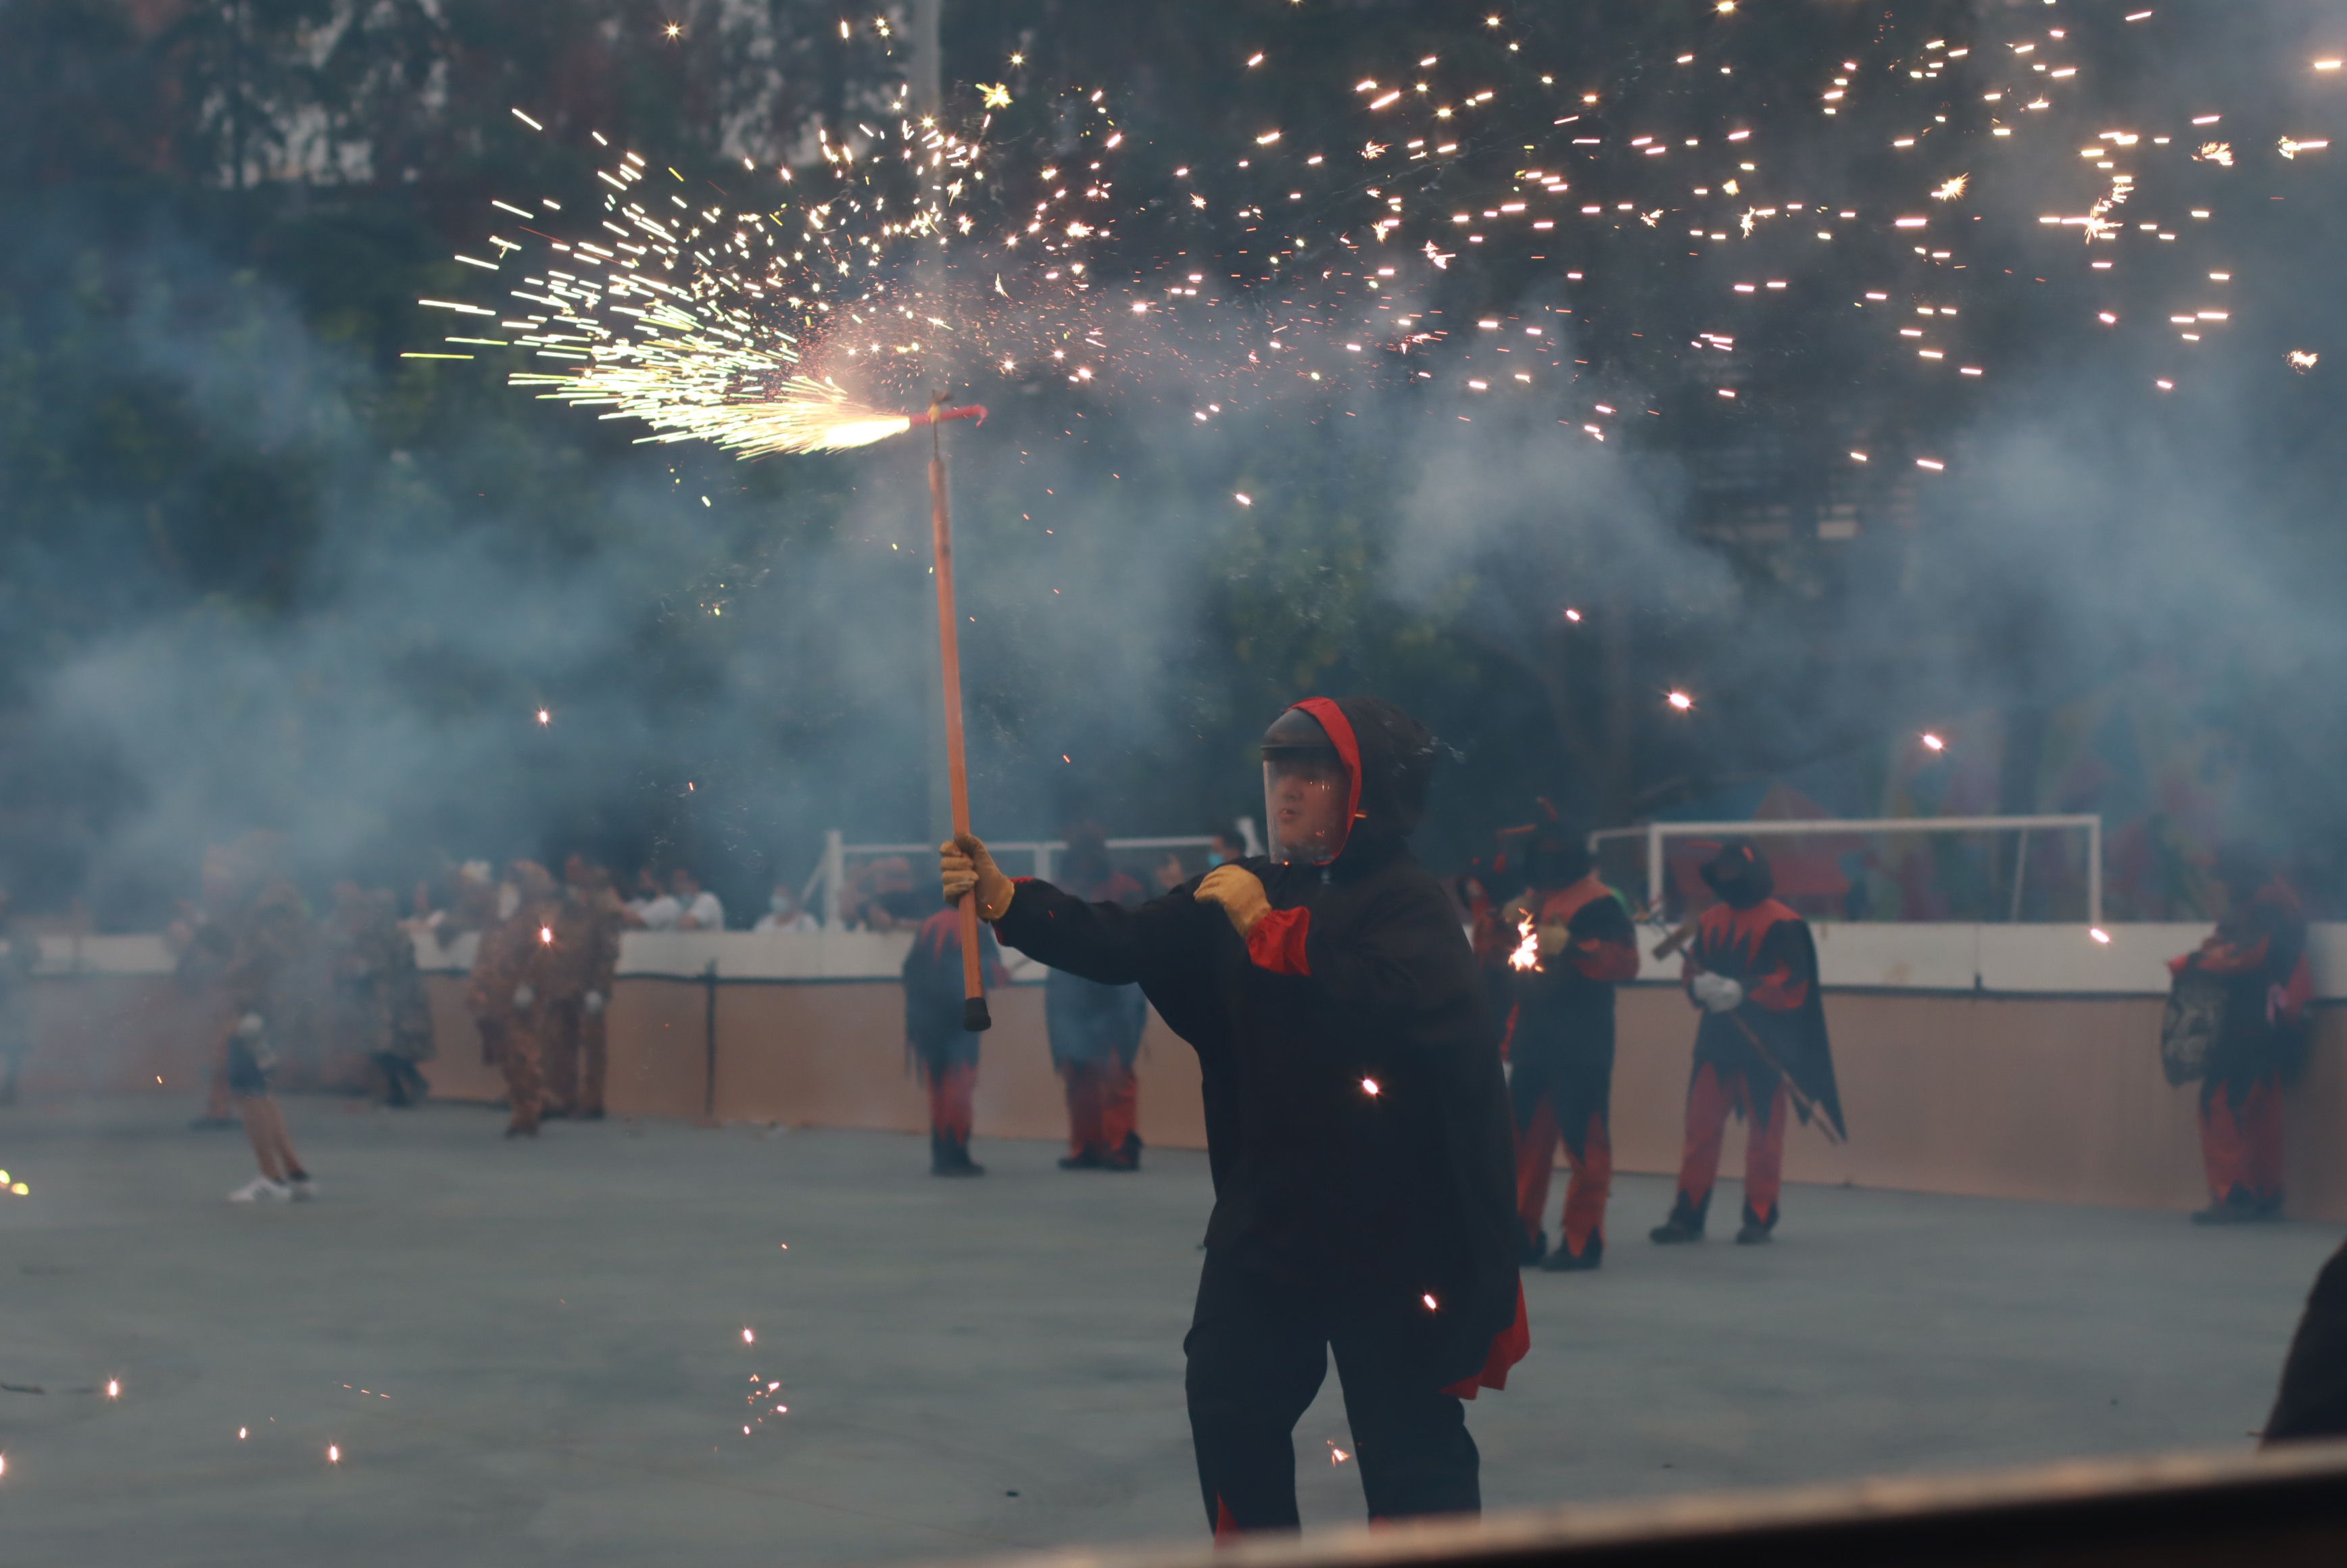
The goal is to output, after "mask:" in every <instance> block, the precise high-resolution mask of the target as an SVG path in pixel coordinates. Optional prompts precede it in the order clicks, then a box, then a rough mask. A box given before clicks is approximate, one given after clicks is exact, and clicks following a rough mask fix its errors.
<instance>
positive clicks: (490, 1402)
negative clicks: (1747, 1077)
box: [0, 1100, 2338, 1568]
mask: <svg viewBox="0 0 2347 1568" xmlns="http://www.w3.org/2000/svg"><path fill="white" fill-rule="evenodd" d="M187 1111H188V1108H187V1107H186V1106H185V1105H183V1104H179V1103H176V1102H164V1101H161V1100H157V1101H154V1102H113V1103H107V1104H97V1105H85V1106H77V1107H73V1108H55V1107H52V1108H47V1109H30V1110H17V1111H13V1112H0V1164H6V1165H8V1166H9V1167H10V1168H11V1170H12V1172H13V1173H14V1175H15V1177H16V1178H17V1179H19V1180H24V1181H26V1182H28V1183H29V1184H31V1186H32V1194H31V1196H30V1197H29V1198H12V1199H5V1200H0V1385H5V1389H0V1451H5V1457H6V1461H7V1465H6V1473H5V1478H0V1540H5V1552H0V1555H5V1560H6V1561H7V1563H9V1564H11V1568H46V1565H47V1564H75V1565H81V1564H87V1563H100V1562H105V1563H117V1562H130V1561H154V1562H166V1563H174V1564H201V1563H220V1564H230V1563H234V1564H240V1565H241V1564H247V1563H252V1562H255V1561H260V1560H264V1559H276V1560H285V1561H301V1562H313V1563H335V1564H337V1565H364V1564H374V1563H383V1564H401V1565H410V1564H415V1563H432V1564H434V1565H435V1568H459V1565H466V1564H475V1563H484V1564H486V1563H497V1564H504V1563H521V1564H536V1563H548V1564H551V1563H562V1564H566V1565H570V1564H589V1563H693V1564H695V1565H696V1568H703V1565H720V1564H732V1563H753V1562H754V1563H771V1562H777V1561H779V1562H787V1563H832V1562H838V1563H849V1562H866V1561H874V1562H876V1561H882V1560H889V1559H896V1560H902V1559H907V1558H938V1557H952V1556H960V1555H978V1554H990V1553H1000V1552H1003V1551H1006V1550H1015V1549H1018V1548H1022V1547H1028V1546H1042V1545H1051V1544H1061V1543H1068V1542H1097V1541H1112V1540H1124V1539H1134V1538H1152V1537H1153V1538H1161V1539H1162V1538H1165V1537H1174V1538H1185V1537H1191V1538H1194V1536H1195V1534H1196V1532H1198V1529H1199V1520H1198V1517H1197V1514H1198V1502H1197V1498H1196V1493H1195V1491H1194V1481H1193V1480H1192V1473H1191V1468H1190V1458H1189V1451H1188V1435H1187V1430H1186V1428H1185V1426H1184V1420H1183V1415H1182V1402H1181V1371H1182V1363H1181V1352H1180V1343H1181V1337H1182V1330H1183V1327H1184V1323H1185V1321H1186V1317H1187V1310H1188V1302H1189V1295H1190V1290H1191V1286H1192V1284H1193V1281H1194V1275H1195V1271H1196V1267H1197V1261H1198V1260H1197V1254H1196V1252H1195V1250H1194V1245H1195V1240H1196V1237H1197V1235H1198V1234H1199V1232H1200V1230H1201V1228H1202V1226H1203V1224H1204V1217H1205V1212H1206V1203H1207V1195H1206V1174H1205V1165H1204V1160H1203V1158H1202V1157H1200V1156H1195V1155H1186V1154H1167V1155H1162V1156H1161V1155H1157V1154H1153V1155H1152V1156H1151V1169H1149V1170H1148V1171H1146V1172H1144V1173H1143V1174H1141V1175H1139V1176H1137V1177H1124V1176H1108V1175H1088V1176H1071V1175H1066V1174H1062V1173H1060V1172H1058V1171H1056V1170H1054V1169H1052V1168H1051V1161H1052V1158H1053V1156H1054V1155H1055V1154H1056V1153H1058V1151H1057V1150H1055V1149H1052V1148H1049V1147H1046V1146H1044V1145H1040V1144H1031V1143H1021V1144H997V1145H994V1146H992V1147H990V1148H986V1149H984V1150H982V1151H981V1153H982V1155H983V1157H984V1158H985V1159H986V1160H987V1161H988V1162H989V1163H990V1164H991V1165H992V1166H993V1168H994V1174H993V1175H991V1176H990V1177H989V1178H988V1179H987V1180H986V1181H984V1182H977V1183H961V1184H954V1183H941V1182H934V1181H931V1180H929V1179H928V1177H927V1176H926V1175H925V1174H924V1173H923V1172H924V1169H925V1166H926V1157H927V1151H926V1147H925V1145H923V1144H922V1143H919V1142H918V1141H917V1140H914V1139H909V1138H902V1137H892V1136H883V1135H876V1134H863V1133H848V1132H797V1133H791V1132H781V1133H774V1134H768V1133H764V1132H761V1131H758V1130H750V1129H733V1130H729V1131H726V1132H695V1131H693V1130H692V1129H690V1128H687V1127H683V1126H681V1125H676V1124H671V1123H652V1124H642V1125H636V1126H626V1127H623V1126H621V1125H620V1124H617V1123H607V1124H605V1125H602V1126H600V1127H585V1126H579V1127H572V1126H555V1127H552V1128H550V1129H549V1130H548V1134H547V1136H546V1137H545V1138H544V1139H543V1140H542V1141H541V1142H539V1143H537V1144H535V1145H522V1146H517V1145H512V1144H507V1143H501V1142H499V1141H498V1139H497V1136H496V1134H497V1126H498V1122H497V1118H496V1117H495V1115H494V1114H493V1113H492V1112H487V1111H483V1110H479V1109H474V1108H463V1107H453V1106H452V1107H437V1108H434V1109H430V1110H426V1111H424V1112H415V1113H412V1114H406V1115H396V1116H395V1115H393V1114H390V1113H386V1112H364V1111H360V1110H357V1109H355V1108H352V1107H349V1106H347V1105H345V1104H344V1103H343V1102H331V1101H317V1100H312V1101H301V1102H294V1103H293V1104H292V1107H291V1114H292V1122H293V1125H294V1130H295V1132H296V1135H297V1137H298V1139H299V1140H300V1142H301V1143H302V1147H303V1148H304V1150H305V1151H306V1152H307V1153H308V1156H309V1158H310V1160H311V1163H312V1165H313V1169H314V1170H315V1171H316V1172H317V1173H318V1174H319V1177H320V1179H321V1182H322V1184H323V1187H324V1189H325V1191H324V1195H323V1199H322V1201H321V1202H319V1203H317V1204H313V1205H307V1206H302V1207H295V1208H274V1209H258V1210H256V1209H243V1208H231V1206H230V1205H228V1204H225V1203H222V1202H221V1201H220V1198H221V1194H224V1193H225V1192H226V1191H227V1190H228V1189H229V1187H230V1186H231V1185H233V1184H236V1183H238V1182H240V1181H242V1180H243V1179H244V1178H245V1176H246V1175H247V1174H248V1173H249V1171H250V1167H249V1165H248V1164H247V1163H246V1157H245V1155H244V1153H243V1148H242V1141H241V1138H239V1137H237V1136H236V1135H234V1134H223V1133H195V1132H186V1131H183V1130H182V1125H183V1122H184V1120H185V1117H186V1114H187ZM1666 1198H1667V1194H1665V1192H1664V1190H1663V1188H1662V1185H1661V1184H1659V1183H1657V1182H1655V1181H1650V1180H1643V1179H1631V1180H1629V1181H1627V1182H1625V1183H1624V1190H1623V1191H1622V1193H1620V1194H1618V1196H1617V1200H1616V1215H1617V1218H1618V1219H1619V1221H1620V1222H1621V1223H1620V1225H1619V1227H1618V1229H1619V1232H1620V1235H1619V1236H1618V1237H1617V1240H1616V1243H1615V1254H1614V1259H1613V1260H1612V1261H1611V1262H1609V1263H1608V1265H1607V1266H1606V1268H1605V1270H1604V1273H1602V1274H1600V1275H1597V1276H1546V1275H1534V1276H1532V1278H1531V1294H1532V1325H1533V1336H1534V1349H1533V1352H1532V1358H1531V1359H1530V1360H1529V1361H1528V1362H1527V1363H1525V1365H1524V1366H1523V1367H1522V1368H1520V1369H1519V1371H1518V1375H1517V1378H1516V1380H1515V1387H1513V1388H1512V1389H1510V1390H1509V1391H1508V1392H1507V1393H1506V1394H1504V1395H1501V1396H1498V1397H1496V1398H1493V1397H1490V1396H1487V1397H1486V1398H1485V1399H1484V1400H1483V1401H1481V1404H1480V1405H1479V1406H1478V1407H1477V1408H1476V1409H1475V1411H1474V1413H1473V1417H1472V1420H1473V1426H1474V1430H1475V1433H1476V1436H1477V1439H1478V1440H1479V1441H1480V1442H1481V1444H1482V1447H1483V1451H1484V1455H1485V1467H1484V1490H1485V1496H1486V1498H1487V1500H1488V1501H1489V1502H1490V1503H1491V1505H1492V1506H1495V1507H1504V1506H1507V1505H1510V1504H1526V1503H1535V1502H1546V1501H1557V1500H1561V1499H1572V1498H1589V1499H1598V1498H1615V1497H1623V1496H1629V1495H1633V1494H1636V1493H1641V1492H1653V1491H1665V1490H1676V1489H1693V1488H1714V1487H1722V1486H1747V1485H1756V1484H1758V1485H1765V1484H1769V1483H1774V1482H1785V1481H1804V1480H1820V1479H1833V1478H1842V1477H1849V1476H1852V1475H1857V1474H1860V1473H1867V1472H1874V1471H1909V1470H1921V1469H1929V1468H1935V1467H1974V1466H1982V1465H1988V1464H2001V1463H2009V1462H2014V1461H2026V1460H2032V1459H2036V1458H2044V1457H2051V1456H2057V1455H2075V1454H2091V1453H2100V1452H2112V1451H2118V1450H2152V1449H2163V1448H2173V1447H2198V1446H2212V1447H2218V1448H2238V1447H2240V1446H2242V1445H2243V1444H2244V1433H2245V1431H2246V1430H2249V1429H2250V1428H2254V1427H2256V1426H2257V1425H2258V1424H2259V1423H2260V1419H2261V1418H2262V1415H2263V1412H2264V1409H2265V1405H2266V1401H2267V1400H2268V1399H2269V1397H2270V1391H2271V1388H2272V1382H2273V1377H2274V1373H2275V1370H2276V1368H2278V1366H2279V1365H2280V1357H2281V1352H2282V1348H2283V1347H2284V1345H2285V1343H2286V1341H2287V1338H2288V1336H2289V1332H2290V1329H2291V1324H2292V1323H2293V1321H2294V1320H2295V1317H2296V1315H2297V1311H2298V1307H2299V1303H2300V1301H2301V1297H2302V1296H2303V1294H2304V1291H2305V1288H2306V1286H2307V1284H2308V1283H2309V1281H2310V1280H2311V1278H2312V1276H2313V1274H2314V1271H2315V1269H2316V1267H2317V1266H2318V1265H2319V1264H2320V1263H2321V1259H2322V1257H2323V1256H2324V1255H2326V1254H2327V1253H2328V1252H2329V1251H2330V1249H2331V1248H2332V1246H2334V1245H2336V1243H2337V1240H2338V1237H2337V1235H2336V1232H2335V1231H2334V1230H2332V1229H2330V1228H2325V1227H2315V1226H2301V1225H2288V1226H2277V1227H2271V1228H2267V1229H2261V1230H2256V1231H2246V1232H2217V1233H2211V1232H2204V1231H2199V1230H2195V1229H2193V1228H2191V1227H2189V1226H2187V1225H2185V1224H2184V1223H2183V1222H2182V1221H2181V1219H2180V1218H2178V1217H2175V1216H2168V1215H2161V1214H2125V1213H2112V1212H2104V1211H2089V1210H2076V1209H2060V1208H2053V1207H2045V1206H2036V1205H2028V1204H1997V1203H1987V1202H1979V1201H1973V1200H1967V1199H1952V1198H1927V1197H1915V1196H1910V1195H1904V1194H1888V1193H1867V1192H1851V1191H1838V1190H1813V1189H1799V1188H1797V1189H1795V1190H1793V1191H1792V1192H1791V1193H1790V1194H1788V1205H1787V1207H1788V1217H1787V1219H1786V1221H1785V1225H1784V1234H1783V1235H1782V1238H1781V1239H1780V1241H1779V1243H1778V1245H1776V1246H1775V1247H1773V1248H1770V1249H1768V1250H1765V1251H1756V1250H1747V1249H1743V1248H1737V1247H1733V1246H1729V1245H1725V1244H1724V1243H1721V1242H1717V1241H1716V1242H1714V1243H1712V1244H1710V1245H1706V1246H1703V1247H1697V1248H1689V1249H1684V1250H1676V1251H1671V1252H1663V1251H1660V1250H1658V1249H1655V1248H1653V1247H1650V1246H1648V1245H1646V1244H1645V1241H1644V1239H1643V1236H1642V1235H1641V1233H1642V1232H1643V1230H1644V1228H1645V1226H1646V1225H1649V1224H1651V1223H1653V1222H1654V1221H1655V1220H1656V1219H1658V1218H1659V1217H1660V1216H1661V1214H1662V1212H1663V1210H1664V1209H1665V1206H1666ZM1736 1202H1737V1194H1736V1193H1735V1191H1734V1189H1733V1188H1732V1187H1731V1188H1729V1189H1727V1190H1726V1191H1724V1192H1723V1193H1722V1194H1721V1198H1720V1201H1719V1206H1720V1207H1721V1208H1722V1209H1723V1210H1724V1211H1725V1212H1726V1213H1727V1214H1733V1213H1734V1212H1735V1207H1736ZM784 1244H788V1250H784ZM745 1327H747V1328H748V1329H749V1330H751V1332H752V1333H753V1334H754V1336H755V1342H754V1343H744V1340H743V1329H744V1328H745ZM753 1376H754V1377H756V1378H763V1379H766V1380H770V1381H771V1380H779V1381H780V1383H781V1385H782V1386H781V1389H779V1390H778V1391H776V1392H775V1393H774V1394H773V1395H772V1396H771V1397H769V1398H764V1399H759V1400H757V1401H756V1402H755V1403H754V1404H753V1403H752V1401H751V1400H750V1399H749V1398H748V1395H749V1392H750V1390H751V1389H752V1387H753V1382H752V1379H753ZM109 1378H117V1379H119V1381H120V1396H119V1398H118V1399H108V1398H107V1397H106V1394H105V1391H104V1390H105V1386H106V1384H107V1382H108V1379H109ZM758 1386H759V1387H761V1388H763V1387H764V1385H763V1384H760V1385H758ZM26 1389H41V1390H45V1391H42V1392H27V1391H25V1390H26ZM383 1396H388V1398H385V1397H383ZM777 1404H787V1405H788V1407H789V1413H788V1414H786V1415H783V1414H776V1413H775V1412H774V1406H775V1405H777ZM761 1417H763V1419H761ZM745 1422H747V1423H749V1424H750V1425H751V1427H752V1430H751V1432H750V1433H749V1435H747V1436H745V1435H744V1434H743V1425H744V1423H745ZM240 1428H242V1429H244V1430H247V1431H248V1432H249V1434H250V1435H249V1436H248V1437H246V1438H245V1439H243V1440H239V1437H238V1431H239V1429H240ZM1330 1440H1335V1441H1336V1442H1337V1443H1339V1444H1343V1445H1344V1446H1346V1447H1348V1448H1349V1446H1350V1444H1349V1442H1348V1440H1347V1439H1346V1434H1345V1427H1344V1420H1343V1415H1342V1411H1341V1409H1340V1407H1339V1406H1338V1405H1337V1399H1336V1392H1335V1381H1334V1378H1333V1377H1332V1378H1331V1379H1330V1383H1329V1386H1328V1388H1327V1389H1326V1390H1324V1393H1323V1396H1322V1399H1321V1401H1320V1403H1319V1404H1318V1405H1317V1406H1316V1407H1315V1408H1314V1409H1313V1410H1312V1412H1311V1413H1310V1414H1309V1415H1308V1416H1307V1418H1306V1419H1305V1421H1304V1423H1303V1426H1302V1427H1301V1429H1300V1430H1298V1432H1297V1434H1296V1446H1297V1450H1298V1454H1299V1470H1300V1474H1301V1476H1302V1483H1303V1487H1304V1493H1305V1496H1304V1506H1305V1511H1306V1514H1307V1519H1311V1520H1318V1521H1337V1520H1346V1519H1351V1518H1354V1517H1357V1516H1358V1509H1359V1492H1358V1483H1357V1482H1356V1481H1355V1480H1354V1478H1353V1473H1352V1468H1351V1467H1350V1466H1349V1465H1346V1466H1335V1465H1332V1464H1331V1463H1330V1462H1329V1460H1328V1453H1329V1449H1328V1444H1329V1442H1330ZM329 1444H334V1445H337V1446H339V1448H340V1450H341V1454H342V1458H341V1461H340V1462H339V1463H338V1464H333V1465H330V1464H329V1463H328V1462H327V1460H326V1450H327V1447H328V1445H329Z"/></svg>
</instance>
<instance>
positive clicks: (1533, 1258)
mask: <svg viewBox="0 0 2347 1568" xmlns="http://www.w3.org/2000/svg"><path fill="white" fill-rule="evenodd" d="M1547 1256H1548V1232H1546V1231H1534V1232H1532V1235H1528V1236H1526V1237H1525V1238H1524V1240H1523V1245H1521V1246H1519V1247H1518V1248H1517V1249H1516V1266H1517V1267H1518V1268H1538V1267H1540V1266H1541V1260H1542V1259H1543V1258H1545V1257H1547Z"/></svg>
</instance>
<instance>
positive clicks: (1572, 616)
mask: <svg viewBox="0 0 2347 1568" xmlns="http://www.w3.org/2000/svg"><path fill="white" fill-rule="evenodd" d="M1564 618H1565V619H1566V620H1570V621H1572V622H1573V624H1574V625H1575V626H1578V625H1580V624H1581V611H1579V610H1566V611H1565V612H1564Z"/></svg>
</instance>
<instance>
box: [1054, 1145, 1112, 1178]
mask: <svg viewBox="0 0 2347 1568" xmlns="http://www.w3.org/2000/svg"><path fill="white" fill-rule="evenodd" d="M1107 1163H1108V1154H1107V1153H1106V1152H1105V1151H1103V1150H1102V1148H1101V1147H1100V1146H1099V1145H1098V1144H1096V1143H1087V1144H1085V1145H1084V1146H1083V1147H1082V1148H1081V1149H1080V1150H1078V1151H1077V1152H1076V1153H1072V1154H1062V1155H1061V1156H1060V1169H1061V1170H1062V1171H1097V1170H1099V1169H1100V1168H1101V1167H1102V1165H1105V1164H1107Z"/></svg>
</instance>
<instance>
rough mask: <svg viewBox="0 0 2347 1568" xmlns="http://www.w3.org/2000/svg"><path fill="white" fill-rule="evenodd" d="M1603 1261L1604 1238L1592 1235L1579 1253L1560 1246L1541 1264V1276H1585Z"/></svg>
mask: <svg viewBox="0 0 2347 1568" xmlns="http://www.w3.org/2000/svg"><path fill="white" fill-rule="evenodd" d="M1604 1261H1605V1238H1604V1236H1602V1235H1593V1236H1591V1237H1590V1238H1589V1242H1588V1245H1585V1246H1583V1248H1582V1249H1581V1250H1580V1251H1579V1252H1577V1253H1576V1252H1574V1251H1573V1250H1572V1249H1571V1248H1569V1247H1566V1246H1563V1245H1560V1246H1558V1247H1557V1249H1556V1250H1555V1251H1554V1252H1553V1253H1551V1254H1549V1255H1548V1256H1547V1257H1546V1258H1544V1259H1542V1262H1541V1272H1542V1274H1587V1273H1588V1272H1589V1271H1590V1270H1592V1269H1594V1268H1595V1267H1597V1266H1599V1265H1600V1264H1603V1263H1604Z"/></svg>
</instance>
